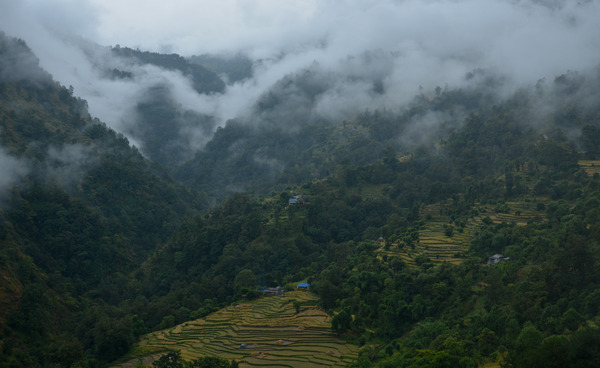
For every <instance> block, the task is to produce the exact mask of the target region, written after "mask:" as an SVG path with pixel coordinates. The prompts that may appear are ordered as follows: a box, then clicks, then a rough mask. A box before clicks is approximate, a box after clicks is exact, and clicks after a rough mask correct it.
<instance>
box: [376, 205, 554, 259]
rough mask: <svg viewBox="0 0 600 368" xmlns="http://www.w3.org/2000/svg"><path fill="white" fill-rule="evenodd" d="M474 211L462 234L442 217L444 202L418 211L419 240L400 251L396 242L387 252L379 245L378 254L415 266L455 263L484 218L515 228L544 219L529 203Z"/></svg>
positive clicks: (540, 212)
mask: <svg viewBox="0 0 600 368" xmlns="http://www.w3.org/2000/svg"><path fill="white" fill-rule="evenodd" d="M544 201H545V199H543V198H538V199H536V202H544ZM475 209H476V210H477V212H478V213H479V214H478V215H477V216H474V217H472V218H469V219H468V221H466V223H465V226H464V228H463V229H462V232H461V231H459V230H458V228H457V226H456V225H455V224H452V221H451V220H450V218H449V217H448V216H446V215H444V204H443V203H436V204H432V205H428V206H425V207H424V208H423V209H422V211H421V218H426V219H427V220H425V224H424V226H423V228H421V229H419V239H418V241H417V242H415V244H414V246H412V247H409V246H404V247H402V248H399V243H398V242H394V243H392V244H391V245H390V246H389V247H388V249H387V250H386V249H385V247H384V246H383V245H382V246H381V248H380V250H379V251H380V252H381V253H382V254H387V255H388V256H391V255H395V256H399V257H401V258H402V259H403V260H404V262H406V263H407V264H408V265H410V266H414V267H416V266H418V265H419V262H421V261H424V260H425V259H430V260H431V262H432V263H434V264H441V263H445V262H447V263H452V264H457V263H460V262H461V261H462V258H463V255H464V254H465V253H466V251H467V250H468V248H469V245H470V244H471V240H472V239H473V238H474V237H475V233H476V232H477V230H478V229H479V228H480V227H481V225H482V222H483V219H484V218H486V217H489V219H490V220H491V221H492V222H494V223H502V222H509V223H510V222H514V223H515V224H517V225H526V224H527V223H528V222H529V221H541V219H543V218H544V213H543V211H540V210H537V207H536V204H535V203H533V202H531V201H530V202H506V203H503V204H501V205H476V206H475ZM447 226H452V227H453V232H452V236H448V235H446V227H447Z"/></svg>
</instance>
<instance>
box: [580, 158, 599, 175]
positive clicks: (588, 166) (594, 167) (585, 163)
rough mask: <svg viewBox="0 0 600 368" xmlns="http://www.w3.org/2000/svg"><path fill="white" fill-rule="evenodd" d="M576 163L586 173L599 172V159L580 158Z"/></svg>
mask: <svg viewBox="0 0 600 368" xmlns="http://www.w3.org/2000/svg"><path fill="white" fill-rule="evenodd" d="M578 163H579V166H581V167H583V169H584V170H585V172H586V173H587V174H588V175H590V176H591V175H594V174H600V160H580V161H579V162H578Z"/></svg>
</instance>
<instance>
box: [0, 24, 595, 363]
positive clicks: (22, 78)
mask: <svg viewBox="0 0 600 368" xmlns="http://www.w3.org/2000/svg"><path fill="white" fill-rule="evenodd" d="M0 41H1V43H0V124H1V125H0V128H1V130H0V143H1V145H2V150H1V151H0V161H1V162H2V167H1V169H0V170H1V174H2V179H0V191H1V192H0V195H1V202H0V206H1V207H0V208H1V212H0V216H1V227H0V241H1V246H2V248H1V251H0V266H1V267H0V275H1V279H0V280H2V281H1V283H0V307H1V308H0V341H1V343H0V367H4V366H6V367H30V366H33V367H37V366H39V367H46V366H48V367H50V366H65V367H101V366H106V365H107V364H109V363H110V362H112V361H113V360H115V359H117V358H119V357H121V356H122V355H124V354H125V353H127V351H128V349H129V348H130V346H131V344H132V343H133V342H134V341H135V339H136V338H138V337H139V336H141V335H142V334H144V333H146V332H149V331H152V330H157V329H163V328H168V327H172V326H174V325H175V324H176V323H181V322H185V321H187V320H190V319H194V318H198V317H201V316H204V315H207V314H208V313H211V312H213V311H215V310H217V309H218V308H220V307H222V306H224V305H226V304H228V303H232V302H234V301H236V300H238V299H239V298H241V297H242V296H244V297H246V298H255V297H258V296H259V294H258V291H257V290H258V288H259V287H265V286H275V285H285V286H286V287H290V286H293V285H295V283H297V282H299V281H307V282H309V283H311V284H312V286H313V289H314V292H315V293H316V294H317V295H318V296H319V298H320V305H321V306H322V307H323V308H325V309H326V310H327V311H328V312H330V313H331V315H332V316H333V320H332V328H333V330H334V331H335V332H336V333H338V334H339V335H340V336H342V337H344V338H346V339H348V341H351V342H354V343H357V344H360V345H362V346H363V347H362V349H361V353H360V356H359V358H358V359H357V360H356V362H355V363H354V366H356V367H370V366H376V367H415V366H417V367H476V366H478V365H483V364H485V363H499V362H502V364H503V365H506V366H512V367H535V366H540V367H541V366H544V367H547V366H561V367H564V366H581V367H584V366H585V367H587V366H590V367H591V366H597V365H598V364H600V356H599V351H600V350H599V349H597V346H599V345H600V330H599V329H598V324H599V323H600V319H599V318H600V310H599V309H598V306H599V305H600V300H599V295H600V292H599V291H598V289H599V286H600V284H599V283H600V267H598V266H599V265H600V263H599V262H600V259H599V251H600V250H599V249H598V242H599V240H600V219H599V218H598V211H599V206H598V205H599V204H600V178H599V176H598V173H597V170H596V166H597V165H600V161H596V160H598V159H600V157H598V155H599V148H598V147H600V106H599V105H598V104H597V101H598V100H599V97H600V88H599V87H600V73H599V70H598V69H596V70H593V71H591V72H589V71H588V72H580V73H577V72H566V73H565V74H563V75H560V76H557V77H556V78H555V79H554V80H552V81H544V80H540V81H539V82H538V83H537V85H535V86H531V87H530V88H523V89H520V90H518V91H516V92H511V93H508V94H507V93H506V92H503V93H500V92H499V91H500V90H502V81H501V79H498V78H495V77H494V76H493V75H490V74H488V73H485V72H482V71H474V72H473V73H470V74H469V75H467V76H466V78H468V79H470V80H474V81H476V82H477V83H473V84H470V85H469V87H464V88H462V89H455V90H454V89H450V88H444V89H442V88H436V89H435V90H434V91H431V92H427V91H422V93H420V94H419V95H417V96H416V97H415V98H414V99H413V100H412V101H411V103H409V104H408V105H406V106H399V107H398V108H397V109H395V110H393V111H392V110H389V109H388V110H386V109H381V110H379V109H370V110H368V111H363V112H361V113H358V114H353V115H351V116H346V117H345V118H340V119H338V118H337V117H335V116H325V115H319V114H315V113H314V111H315V110H316V109H317V108H316V104H317V98H316V96H319V95H320V94H323V93H324V91H326V90H327V89H328V88H330V87H329V86H328V85H327V78H324V76H323V74H321V71H320V70H319V69H318V68H316V67H315V68H309V69H307V70H305V71H302V72H299V73H297V74H294V75H290V76H288V77H286V78H285V79H284V80H281V81H279V82H278V83H276V84H275V85H274V86H273V87H272V88H271V90H270V91H269V92H266V93H265V94H264V95H263V96H262V97H261V98H260V99H259V101H257V103H256V104H255V105H254V106H253V108H252V111H251V113H250V114H248V115H246V116H241V117H239V118H237V119H234V120H230V121H229V122H228V123H227V124H226V125H225V126H223V127H222V128H219V129H217V130H216V132H215V134H214V136H213V137H212V138H211V139H210V141H208V142H207V144H206V145H205V146H204V148H203V149H202V150H200V151H198V152H196V153H195V156H194V158H193V159H192V160H190V161H188V162H187V163H185V164H182V162H181V161H178V160H176V159H175V157H178V156H177V155H178V154H177V153H173V152H169V153H164V152H163V153H164V154H165V155H164V156H161V155H162V154H163V153H160V152H159V151H153V153H152V154H148V153H147V152H144V153H146V156H147V157H150V158H152V159H155V160H156V161H158V163H155V162H154V161H151V160H148V159H146V158H144V157H143V156H142V155H141V154H140V153H139V152H138V151H137V150H136V149H135V148H132V147H131V146H130V144H129V142H128V141H127V140H126V139H125V138H124V137H123V136H122V135H120V134H117V133H115V132H114V131H112V130H111V129H108V128H107V127H106V126H105V125H104V124H103V123H102V122H100V121H99V120H97V119H93V118H91V117H90V116H89V113H88V112H87V106H86V102H85V101H83V100H80V99H78V98H76V97H74V91H73V90H72V89H68V88H65V87H62V86H60V85H58V84H57V83H56V82H54V81H53V80H52V77H51V76H50V75H48V74H47V73H46V72H44V71H43V70H41V69H40V68H39V67H38V65H37V60H36V58H35V56H34V55H33V54H32V53H31V52H30V51H29V49H28V48H27V46H26V45H25V44H24V42H22V41H19V40H14V39H10V38H8V37H5V36H4V35H2V37H1V38H0ZM120 50H121V51H119V52H124V53H125V54H124V56H127V57H133V55H134V54H135V57H137V58H141V59H140V60H144V62H147V63H150V62H154V63H162V64H161V66H163V67H167V65H166V64H169V65H171V64H173V65H178V66H177V68H180V69H178V70H180V71H184V70H186V69H185V68H186V67H187V66H185V65H187V64H185V65H184V64H182V63H183V61H182V60H181V59H180V58H179V57H177V56H173V55H171V56H165V55H154V54H150V53H138V52H137V51H136V52H134V51H132V50H129V49H124V48H121V49H120ZM123 50H125V51H123ZM209 61H210V60H209V59H207V58H204V59H203V60H202V62H209ZM198 62H201V60H198ZM165 63H166V64H165ZM182 68H183V69H182ZM115 77H116V78H128V76H127V73H120V72H119V73H115ZM362 82H365V81H362ZM371 82H372V81H370V80H369V81H368V83H371ZM365 83H367V82H365ZM162 88H164V86H160V85H158V86H154V87H153V88H151V89H148V104H147V105H144V106H142V107H141V109H143V110H144V109H145V110H147V112H148V114H149V116H152V117H156V118H157V121H156V124H155V125H154V126H153V123H149V124H147V125H148V128H147V129H148V131H147V132H145V133H144V134H145V135H144V137H145V139H146V141H148V142H150V141H152V140H154V145H155V147H160V146H163V145H164V146H168V145H169V144H170V143H173V144H174V143H176V142H177V139H178V138H177V137H178V136H180V135H179V133H178V132H175V133H174V132H172V131H170V130H169V129H167V128H166V126H169V125H168V124H165V122H167V123H171V122H173V121H175V122H177V121H180V120H181V121H183V120H185V119H188V118H189V119H191V120H194V121H196V120H197V121H202V122H201V123H202V124H204V123H205V124H206V130H207V131H210V130H211V129H212V128H213V127H214V126H213V125H211V124H212V123H211V120H210V118H209V117H199V116H191V117H189V116H187V115H186V114H185V113H182V114H179V112H177V113H174V112H173V111H171V110H169V109H170V107H168V106H173V105H175V104H177V101H176V100H175V99H170V95H169V93H168V91H169V89H168V88H166V89H162ZM206 88H209V87H206ZM210 88H212V87H210ZM381 88H382V85H381V83H377V81H376V80H375V81H374V83H373V88H372V93H374V94H377V93H381ZM171 97H172V96H171ZM157 101H159V102H161V103H163V102H164V103H165V105H161V103H157ZM175 110H177V109H175ZM177 111H180V110H177ZM205 118H206V119H205ZM178 119H180V120H178ZM195 119H196V120H195ZM203 119H205V120H203ZM188 123H189V121H188V120H186V123H185V124H188ZM173 124H174V125H177V124H176V123H173ZM185 124H184V125H185ZM191 124H193V123H191ZM199 124H200V123H199ZM173 129H174V131H177V129H176V128H173ZM184 156H185V155H184ZM160 157H162V158H160ZM181 157H183V156H181ZM583 159H585V160H588V161H585V162H582V161H581V160H583ZM170 162H177V164H180V165H182V166H180V167H178V168H173V167H169V169H172V170H169V171H168V170H166V169H164V168H163V167H162V166H161V163H162V164H168V163H170ZM584 164H585V167H586V169H587V171H585V170H584V169H583V166H584ZM594 171H596V173H594ZM171 174H173V176H174V177H175V178H177V180H178V181H175V179H172V178H171V176H170V175H171ZM199 189H200V190H202V191H205V192H206V193H208V194H206V195H205V194H203V193H204V192H199V191H198V190H199ZM241 190H244V191H247V193H235V192H238V191H241ZM234 193H235V194H234ZM257 194H262V196H259V195H257ZM215 199H219V200H220V201H221V202H222V203H221V204H220V205H217V206H214V207H212V208H208V206H207V203H208V202H211V203H212V202H214V201H215ZM290 199H292V201H290ZM523 212H527V217H525V216H524V215H523ZM435 226H437V227H438V228H441V229H442V230H435V231H434V230H432V229H433V228H434V227H435ZM436 229H437V228H436ZM432 233H435V234H434V235H435V237H437V238H439V239H443V240H444V241H447V242H450V241H452V242H455V243H457V244H459V245H460V251H453V252H454V253H453V254H451V255H450V257H449V258H448V259H451V261H446V258H444V257H442V255H441V254H440V253H439V252H438V251H437V250H433V248H434V246H433V245H432V244H430V243H428V242H427V241H426V237H430V238H431V237H434V236H433V235H432ZM436 249H438V248H436ZM436 252H438V253H436ZM496 253H497V254H502V259H503V260H504V261H503V262H500V263H498V264H496V265H493V264H490V265H488V264H487V261H488V257H490V256H491V255H494V254H496ZM507 258H508V259H507Z"/></svg>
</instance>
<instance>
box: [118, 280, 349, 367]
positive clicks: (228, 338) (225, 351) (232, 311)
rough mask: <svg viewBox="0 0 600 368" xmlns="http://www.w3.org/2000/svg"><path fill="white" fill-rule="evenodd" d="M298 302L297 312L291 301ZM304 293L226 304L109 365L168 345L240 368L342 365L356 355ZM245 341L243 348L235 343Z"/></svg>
mask: <svg viewBox="0 0 600 368" xmlns="http://www.w3.org/2000/svg"><path fill="white" fill-rule="evenodd" d="M294 300H296V301H299V302H300V303H301V305H302V306H301V309H300V312H299V313H297V312H296V310H295V308H294V306H293V301H294ZM316 302H317V298H316V297H315V296H314V295H312V294H310V293H307V292H301V291H293V292H287V293H286V294H284V295H283V296H273V297H264V298H260V299H258V300H256V301H252V302H245V303H241V304H238V305H235V306H230V307H227V308H224V309H221V310H220V311H218V312H216V313H213V314H211V315H209V316H207V317H205V318H201V319H197V320H195V321H190V322H186V323H183V324H181V325H178V326H175V327H173V328H171V329H167V330H162V331H157V332H153V333H151V334H148V335H145V336H143V337H142V339H141V341H140V342H139V343H138V345H137V346H136V347H135V348H134V350H133V351H132V353H130V354H129V355H128V356H127V357H126V358H124V359H125V361H124V362H121V363H119V364H115V365H113V367H135V364H137V362H138V359H139V358H144V362H145V363H146V364H148V363H150V362H151V361H153V360H154V359H156V358H157V357H159V356H160V355H161V353H162V352H164V351H166V350H169V349H172V350H180V351H181V356H182V357H183V358H184V359H186V360H191V359H194V358H197V357H199V356H204V355H211V356H218V357H221V358H226V359H236V360H237V361H239V362H240V367H269V366H271V367H292V368H302V367H343V366H346V365H347V364H348V363H350V362H352V361H353V360H354V359H355V358H356V355H357V351H358V346H355V345H350V344H346V343H345V342H344V341H342V340H340V339H338V338H336V337H335V335H333V334H332V332H331V319H330V317H329V316H328V315H327V314H326V313H325V312H324V311H322V310H320V309H318V308H317V306H316ZM242 344H245V348H241V345H242Z"/></svg>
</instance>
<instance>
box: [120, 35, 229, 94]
mask: <svg viewBox="0 0 600 368" xmlns="http://www.w3.org/2000/svg"><path fill="white" fill-rule="evenodd" d="M112 52H113V53H114V54H115V55H117V56H119V57H122V58H127V59H132V61H134V62H135V63H137V64H140V65H143V64H150V65H155V66H158V67H161V68H164V69H167V70H177V71H179V72H181V73H182V74H183V75H184V76H189V77H190V78H191V80H192V84H193V87H194V89H195V90H196V91H197V92H198V93H207V94H208V93H222V92H223V91H224V90H225V83H224V82H223V80H221V78H219V76H217V74H216V73H215V72H214V71H211V70H209V69H207V68H206V67H204V66H202V65H201V64H200V63H191V62H189V61H188V60H186V59H185V58H184V57H182V56H179V55H177V54H160V53H157V52H148V51H140V50H133V49H131V48H128V47H120V46H115V47H113V48H112ZM117 72H118V70H117Z"/></svg>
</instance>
